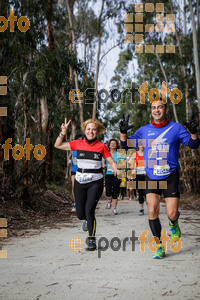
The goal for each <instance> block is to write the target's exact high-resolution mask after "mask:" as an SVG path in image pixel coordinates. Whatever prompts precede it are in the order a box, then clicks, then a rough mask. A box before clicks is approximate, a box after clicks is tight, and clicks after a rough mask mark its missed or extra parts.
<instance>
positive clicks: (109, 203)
mask: <svg viewBox="0 0 200 300" xmlns="http://www.w3.org/2000/svg"><path fill="white" fill-rule="evenodd" d="M106 208H108V209H110V208H111V202H110V201H108V203H107V205H106Z"/></svg>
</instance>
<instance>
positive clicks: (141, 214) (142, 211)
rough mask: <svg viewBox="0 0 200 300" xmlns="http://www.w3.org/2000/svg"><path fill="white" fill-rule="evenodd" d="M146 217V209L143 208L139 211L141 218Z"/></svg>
mask: <svg viewBox="0 0 200 300" xmlns="http://www.w3.org/2000/svg"><path fill="white" fill-rule="evenodd" d="M143 215H144V209H143V208H141V209H140V211H139V216H143Z"/></svg>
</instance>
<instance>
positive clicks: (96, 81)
mask: <svg viewBox="0 0 200 300" xmlns="http://www.w3.org/2000/svg"><path fill="white" fill-rule="evenodd" d="M104 2H105V0H102V3H101V11H100V14H99V20H98V51H97V64H96V75H95V85H94V89H95V98H94V103H93V112H92V118H93V119H95V118H96V113H97V100H98V99H97V88H98V78H99V65H100V53H101V35H102V32H101V18H102V14H103V9H104Z"/></svg>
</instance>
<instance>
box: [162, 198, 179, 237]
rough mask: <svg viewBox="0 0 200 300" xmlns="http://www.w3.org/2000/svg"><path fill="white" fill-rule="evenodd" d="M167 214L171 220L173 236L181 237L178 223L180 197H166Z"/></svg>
mask: <svg viewBox="0 0 200 300" xmlns="http://www.w3.org/2000/svg"><path fill="white" fill-rule="evenodd" d="M165 203H166V210H167V215H168V218H169V221H170V224H169V225H170V227H171V228H170V230H171V237H172V238H179V237H180V236H181V231H180V228H179V225H178V218H179V215H180V213H179V211H178V208H179V198H172V197H169V198H165Z"/></svg>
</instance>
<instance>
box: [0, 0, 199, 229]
mask: <svg viewBox="0 0 200 300" xmlns="http://www.w3.org/2000/svg"><path fill="white" fill-rule="evenodd" d="M135 3H143V5H145V4H146V3H153V4H154V5H155V6H156V3H163V1H154V0H151V1H126V0H119V1H113V0H88V1H81V0H40V1H35V0H26V1H25V0H21V1H11V0H8V1H1V2H0V15H1V16H4V17H5V18H6V19H8V17H9V16H10V10H11V9H13V10H14V14H15V16H17V18H18V19H19V18H20V17H21V16H26V17H27V18H29V20H30V28H29V29H28V30H27V31H26V32H21V31H20V30H19V29H18V27H17V22H15V25H14V32H10V25H9V24H8V28H7V30H5V31H4V32H0V66H1V67H0V70H1V71H0V76H6V77H7V94H6V95H0V99H1V107H7V116H0V144H1V145H3V144H5V141H6V140H7V139H9V138H11V139H12V142H11V145H12V148H13V147H14V146H15V145H16V144H19V145H22V146H24V145H25V144H26V139H27V138H30V143H31V144H32V145H33V146H34V147H35V146H36V145H38V144H41V145H43V146H44V147H45V149H46V155H45V157H44V158H43V159H42V160H37V159H36V157H35V156H34V153H33V151H31V156H30V160H27V159H26V156H25V155H24V156H23V157H22V158H21V159H20V160H16V159H14V158H13V155H12V150H10V151H9V159H7V160H5V158H4V151H3V149H2V148H1V149H0V215H1V216H4V217H6V218H8V221H9V222H10V224H15V225H16V222H17V220H22V221H23V223H24V224H27V226H28V227H29V226H32V225H33V224H32V223H34V221H33V220H32V221H31V219H33V218H34V217H35V215H37V214H40V215H43V216H46V217H47V216H49V215H50V214H51V215H54V214H55V212H57V213H60V212H63V211H64V210H65V211H67V213H68V214H69V208H70V207H71V203H72V201H71V192H70V188H71V187H70V170H69V168H68V167H67V157H68V155H69V153H66V152H64V151H58V150H56V149H55V148H54V147H53V145H54V142H55V140H56V138H57V136H58V134H59V132H60V126H61V124H62V122H63V121H64V118H65V117H67V118H68V119H71V120H72V121H71V130H70V131H69V132H68V134H67V137H66V138H67V139H68V140H72V139H73V138H74V136H75V134H76V133H77V132H80V128H81V123H82V122H83V121H85V120H87V119H89V118H97V119H98V120H100V121H101V122H102V123H103V124H104V126H105V127H106V130H105V132H104V134H102V135H101V136H100V140H102V141H103V142H107V141H108V139H109V138H110V137H115V138H117V139H119V128H118V123H119V120H120V119H121V118H122V114H123V113H125V114H128V113H129V114H130V123H132V124H134V128H133V129H132V130H130V132H129V134H132V133H134V132H135V131H136V130H137V129H138V128H139V127H140V126H142V125H145V124H148V123H150V122H151V120H152V119H151V113H150V105H149V101H148V99H147V97H146V102H145V104H140V99H139V97H138V96H136V97H135V99H134V102H133V103H132V100H131V95H130V93H127V95H126V101H124V103H123V101H122V100H121V101H119V102H117V103H113V102H114V101H111V98H109V99H108V100H107V101H106V102H105V103H102V102H103V101H99V100H100V99H99V97H100V96H101V98H103V97H104V94H101V95H98V91H99V90H100V89H102V88H104V86H103V87H102V82H101V74H102V73H101V72H102V70H103V69H104V70H106V72H107V73H108V80H107V82H106V84H105V87H106V89H107V90H108V93H109V94H110V92H111V91H113V90H114V89H118V90H119V91H120V92H123V91H125V90H126V89H127V88H131V87H132V86H134V85H135V86H136V87H137V88H139V87H140V86H141V85H142V83H143V82H145V81H147V82H148V90H150V89H151V88H157V89H158V90H160V89H161V87H162V82H163V81H165V82H166V83H167V85H168V88H169V89H170V90H172V89H173V88H178V89H179V90H180V91H181V92H182V100H181V102H180V103H178V104H176V105H173V103H172V102H171V101H170V99H169V94H168V100H167V101H168V106H169V114H168V115H169V119H170V120H172V121H176V122H180V123H181V124H184V122H185V121H189V120H190V118H191V117H192V115H193V116H194V118H195V120H196V121H197V122H198V124H199V125H200V71H199V61H200V5H199V1H194V0H181V1H177V0H168V1H164V10H165V11H164V13H165V14H166V13H167V14H175V32H172V33H166V32H164V33H158V32H151V33H148V34H146V33H145V34H144V44H154V45H157V44H159V45H162V44H163V45H166V44H171V45H175V53H135V34H134V33H133V43H125V31H124V25H125V22H124V21H125V14H127V13H133V14H134V13H135ZM143 22H144V24H156V13H155V10H154V13H144V20H143ZM0 26H2V23H0ZM133 27H134V26H133ZM116 49H118V52H119V55H118V56H116V57H115V58H114V59H115V61H116V62H117V64H116V67H115V70H114V75H113V76H112V78H109V74H112V73H113V70H112V72H110V71H109V64H110V61H109V58H110V57H111V56H112V53H116V52H115V50H116ZM109 79H110V80H109ZM88 88H93V89H95V91H97V92H96V93H94V94H93V96H92V101H90V104H87V103H86V93H85V91H86V90H87V89H88ZM72 89H80V91H81V92H83V97H82V98H79V97H78V98H76V99H77V100H79V101H77V102H79V103H73V101H71V100H70V99H69V92H70V91H71V90H72ZM118 96H119V94H115V93H114V94H113V99H117V97H118ZM80 100H83V101H80ZM199 128H200V126H199ZM17 153H18V152H17ZM199 157H200V152H199V150H190V149H189V148H188V147H185V146H181V150H180V160H179V162H180V171H181V190H182V192H183V193H190V195H191V199H194V197H197V198H198V199H199V193H200V176H199V174H200V160H199ZM194 195H196V196H194ZM66 206H67V208H68V209H67V210H66V209H65V208H66ZM28 214H29V215H30V216H31V217H29V218H28V217H27V216H28ZM37 216H38V215H37ZM41 222H42V221H41ZM31 224H32V225H31ZM13 226H14V225H13ZM11 227H12V226H11Z"/></svg>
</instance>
